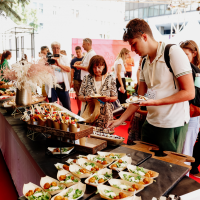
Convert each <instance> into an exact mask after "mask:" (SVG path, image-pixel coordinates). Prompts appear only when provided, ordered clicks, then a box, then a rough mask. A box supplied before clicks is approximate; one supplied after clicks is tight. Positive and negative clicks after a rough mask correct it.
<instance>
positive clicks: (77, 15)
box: [76, 10, 79, 18]
mask: <svg viewBox="0 0 200 200" xmlns="http://www.w3.org/2000/svg"><path fill="white" fill-rule="evenodd" d="M76 17H77V18H78V17H79V10H76Z"/></svg>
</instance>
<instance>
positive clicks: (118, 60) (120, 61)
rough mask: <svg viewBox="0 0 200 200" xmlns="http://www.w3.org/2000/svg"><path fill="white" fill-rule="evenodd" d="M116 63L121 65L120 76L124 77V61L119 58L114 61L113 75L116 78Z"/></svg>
mask: <svg viewBox="0 0 200 200" xmlns="http://www.w3.org/2000/svg"><path fill="white" fill-rule="evenodd" d="M118 65H121V66H122V68H121V72H120V76H121V78H124V77H125V75H124V74H125V73H126V69H125V66H124V62H123V60H122V59H121V58H119V59H117V60H116V61H115V63H114V70H115V77H116V78H117V67H118Z"/></svg>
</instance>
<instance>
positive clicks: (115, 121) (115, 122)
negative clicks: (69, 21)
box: [107, 119, 122, 129]
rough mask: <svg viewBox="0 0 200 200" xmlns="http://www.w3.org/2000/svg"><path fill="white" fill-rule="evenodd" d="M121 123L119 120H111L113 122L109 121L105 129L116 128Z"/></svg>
mask: <svg viewBox="0 0 200 200" xmlns="http://www.w3.org/2000/svg"><path fill="white" fill-rule="evenodd" d="M121 123H122V122H121V121H120V120H119V119H117V120H113V121H109V122H108V125H107V128H110V129H114V128H116V127H118V126H119V125H121Z"/></svg>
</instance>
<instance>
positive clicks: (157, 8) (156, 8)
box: [154, 5, 159, 16]
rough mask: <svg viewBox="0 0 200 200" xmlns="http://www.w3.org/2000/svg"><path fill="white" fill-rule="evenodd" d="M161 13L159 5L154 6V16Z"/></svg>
mask: <svg viewBox="0 0 200 200" xmlns="http://www.w3.org/2000/svg"><path fill="white" fill-rule="evenodd" d="M158 15H159V5H157V6H154V16H158Z"/></svg>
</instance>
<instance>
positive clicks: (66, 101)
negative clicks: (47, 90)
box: [49, 88, 71, 111]
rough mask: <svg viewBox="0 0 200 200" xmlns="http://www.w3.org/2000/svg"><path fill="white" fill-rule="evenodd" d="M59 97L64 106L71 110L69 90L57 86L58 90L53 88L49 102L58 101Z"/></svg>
mask: <svg viewBox="0 0 200 200" xmlns="http://www.w3.org/2000/svg"><path fill="white" fill-rule="evenodd" d="M57 98H59V100H60V101H61V103H62V105H63V107H65V108H67V109H68V110H70V111H71V102H70V97H69V91H62V90H60V89H59V88H56V90H55V89H54V88H51V98H49V102H55V101H57Z"/></svg>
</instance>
